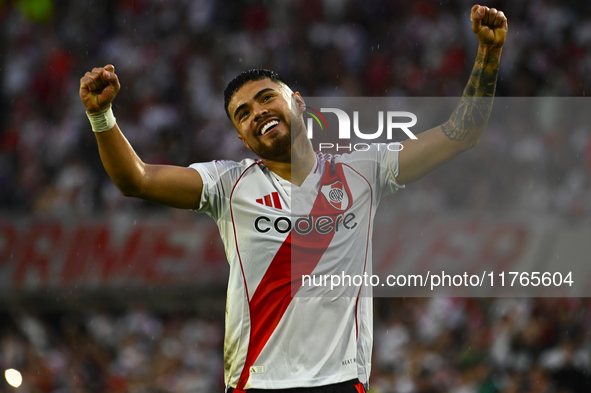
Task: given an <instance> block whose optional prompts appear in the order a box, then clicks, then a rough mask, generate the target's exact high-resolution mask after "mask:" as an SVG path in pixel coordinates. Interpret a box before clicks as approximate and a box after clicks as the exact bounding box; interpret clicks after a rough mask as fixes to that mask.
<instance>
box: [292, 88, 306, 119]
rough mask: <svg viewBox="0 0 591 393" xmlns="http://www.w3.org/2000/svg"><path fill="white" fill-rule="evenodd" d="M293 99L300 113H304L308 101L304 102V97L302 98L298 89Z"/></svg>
mask: <svg viewBox="0 0 591 393" xmlns="http://www.w3.org/2000/svg"><path fill="white" fill-rule="evenodd" d="M292 99H293V101H294V103H295V105H296V107H297V109H298V113H300V114H301V113H304V111H305V110H306V103H305V102H304V99H303V98H302V95H301V94H300V92H299V91H296V92H295V93H293V95H292Z"/></svg>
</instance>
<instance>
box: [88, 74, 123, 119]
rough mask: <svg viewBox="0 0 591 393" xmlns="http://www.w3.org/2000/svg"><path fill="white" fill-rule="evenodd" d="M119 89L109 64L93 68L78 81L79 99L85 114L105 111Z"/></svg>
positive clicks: (117, 80) (117, 81) (115, 76)
mask: <svg viewBox="0 0 591 393" xmlns="http://www.w3.org/2000/svg"><path fill="white" fill-rule="evenodd" d="M120 88H121V85H120V84H119V79H118V78H117V75H115V67H113V66H112V65H111V64H109V65H106V66H105V67H104V68H103V67H101V68H93V69H92V71H91V72H87V73H86V74H85V75H84V76H83V77H82V78H81V79H80V99H81V100H82V103H83V104H84V106H85V107H86V112H88V113H93V112H100V111H102V110H104V109H107V108H108V107H109V105H111V102H112V101H113V99H114V98H115V96H116V95H117V92H118V91H119V89H120Z"/></svg>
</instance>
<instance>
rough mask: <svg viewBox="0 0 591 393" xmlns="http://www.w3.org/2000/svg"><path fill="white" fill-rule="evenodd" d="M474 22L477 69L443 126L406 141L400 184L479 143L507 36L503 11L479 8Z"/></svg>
mask: <svg viewBox="0 0 591 393" xmlns="http://www.w3.org/2000/svg"><path fill="white" fill-rule="evenodd" d="M470 19H471V20H472V31H474V34H475V35H476V37H477V38H478V41H479V46H478V53H477V55H476V61H475V63H474V68H473V69H472V73H471V74H470V79H469V81H468V84H467V85H466V88H465V89H464V92H463V94H462V97H461V98H460V103H459V104H458V106H457V108H456V109H455V110H454V112H453V113H452V114H451V116H450V118H449V120H448V121H447V122H445V123H444V124H442V125H441V126H438V127H435V128H433V129H431V130H428V131H425V132H422V133H420V134H418V135H417V139H409V140H407V141H404V142H403V143H402V145H403V146H404V148H403V149H402V151H400V153H399V157H398V162H399V174H398V176H397V178H396V180H397V181H398V183H400V184H408V183H412V182H414V181H417V180H419V179H420V178H422V177H423V176H425V175H427V174H429V173H431V172H432V171H434V170H435V169H437V168H439V167H440V166H442V165H443V164H445V163H447V162H449V161H450V160H452V159H453V158H454V157H456V156H457V155H458V154H460V153H462V152H463V151H466V150H468V149H470V148H472V147H474V146H476V144H477V143H478V139H479V138H480V135H481V134H482V130H484V127H485V126H486V123H487V122H488V118H489V116H490V112H491V110H492V103H493V97H494V95H495V88H496V85H497V74H498V70H499V61H500V59H501V51H502V48H503V44H504V43H505V38H506V36H507V18H505V15H504V14H503V12H501V11H497V10H496V9H494V8H492V9H489V8H488V7H483V6H478V5H475V6H474V7H472V10H471V16H470Z"/></svg>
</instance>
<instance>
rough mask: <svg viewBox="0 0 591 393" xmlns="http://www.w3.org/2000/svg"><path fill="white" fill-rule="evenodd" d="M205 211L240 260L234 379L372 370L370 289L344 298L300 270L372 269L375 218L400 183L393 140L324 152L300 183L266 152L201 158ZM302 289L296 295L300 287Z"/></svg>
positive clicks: (267, 382) (231, 335) (230, 363)
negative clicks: (270, 164)
mask: <svg viewBox="0 0 591 393" xmlns="http://www.w3.org/2000/svg"><path fill="white" fill-rule="evenodd" d="M191 168H194V169H196V170H197V171H199V173H200V175H201V178H202V179H203V184H204V187H203V194H202V197H201V203H200V206H199V209H198V211H199V212H205V213H207V214H209V215H210V216H211V217H212V218H213V219H214V220H215V221H216V223H217V225H218V227H219V230H220V234H221V237H222V240H223V243H224V247H225V250H226V255H227V258H228V261H229V263H230V277H229V283H228V296H227V304H226V332H225V341H224V367H225V383H226V385H227V386H231V387H233V388H235V389H237V390H246V389H284V388H293V387H310V386H322V385H329V384H333V383H338V382H343V381H347V380H351V379H355V378H359V380H360V381H361V382H362V383H364V384H367V381H368V378H369V372H370V368H371V351H372V341H373V332H372V330H373V326H372V325H373V317H372V298H371V288H370V287H367V286H360V287H359V286H358V287H357V288H356V289H355V292H354V293H349V294H347V295H346V296H339V295H338V291H336V290H335V292H333V293H331V289H330V283H329V284H328V286H311V285H309V286H306V285H304V286H302V276H303V275H310V276H324V275H328V274H334V275H341V274H343V272H344V273H346V274H348V275H353V274H357V275H362V274H363V273H364V272H365V273H367V274H371V238H372V227H373V218H374V215H375V212H376V208H377V205H378V202H379V200H380V199H381V197H382V196H384V195H387V194H389V193H392V192H395V191H396V190H397V189H398V188H399V187H400V186H399V185H398V184H397V183H396V181H395V177H396V176H397V175H398V152H397V151H389V150H388V149H387V146H386V145H373V146H372V147H371V148H370V149H369V150H367V151H363V152H354V153H351V154H345V155H343V156H332V155H326V154H322V153H317V154H316V163H315V165H314V167H313V169H312V171H311V173H310V174H309V175H308V177H307V178H306V180H305V181H304V183H303V184H302V185H301V187H297V186H295V185H292V184H291V183H290V182H288V181H286V180H284V179H282V178H280V177H279V176H277V175H276V174H275V173H273V172H272V171H270V170H269V169H268V168H266V167H265V166H264V165H263V164H262V162H260V161H258V160H252V159H246V160H243V161H241V162H233V161H214V162H210V163H201V164H193V165H191ZM293 294H296V296H293Z"/></svg>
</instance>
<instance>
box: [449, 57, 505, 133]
mask: <svg viewBox="0 0 591 393" xmlns="http://www.w3.org/2000/svg"><path fill="white" fill-rule="evenodd" d="M498 73H499V57H498V56H496V55H492V54H489V55H487V56H485V55H482V54H478V55H477V56H476V62H475V64H474V68H473V69H472V73H471V74H470V80H469V81H468V84H467V85H466V88H465V89H464V93H463V94H462V97H461V98H460V103H459V105H458V106H457V108H456V109H455V110H454V112H453V113H452V114H451V116H450V118H449V120H448V121H447V122H446V123H444V124H443V125H442V126H441V128H442V129H443V133H444V134H445V135H446V136H447V137H448V138H449V139H451V140H455V141H463V140H464V139H465V138H466V136H467V135H468V133H469V132H470V131H471V130H479V131H481V130H482V129H483V128H484V127H485V126H486V123H487V122H488V118H489V117H490V112H491V110H492V104H493V97H494V95H495V89H496V86H497V75H498Z"/></svg>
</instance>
